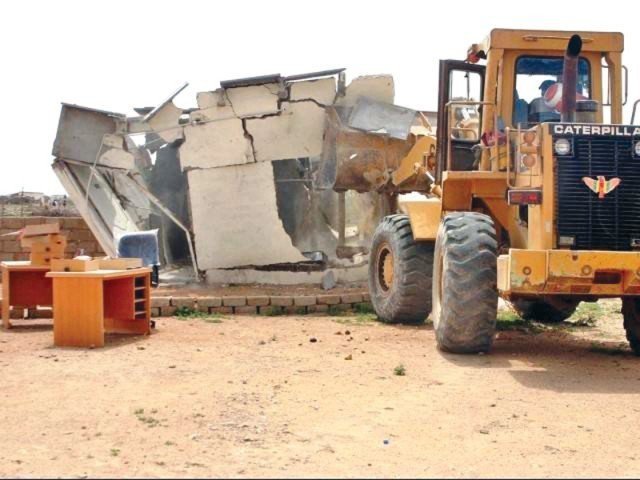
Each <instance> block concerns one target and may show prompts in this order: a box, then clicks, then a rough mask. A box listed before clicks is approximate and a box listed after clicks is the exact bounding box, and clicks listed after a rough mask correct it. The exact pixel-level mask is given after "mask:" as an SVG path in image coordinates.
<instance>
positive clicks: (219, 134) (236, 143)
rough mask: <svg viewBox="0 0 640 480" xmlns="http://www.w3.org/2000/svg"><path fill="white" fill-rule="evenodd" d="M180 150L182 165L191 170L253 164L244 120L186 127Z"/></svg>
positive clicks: (184, 168) (234, 119)
mask: <svg viewBox="0 0 640 480" xmlns="http://www.w3.org/2000/svg"><path fill="white" fill-rule="evenodd" d="M184 132H185V142H184V144H183V145H182V146H181V147H180V165H181V166H182V169H183V170H187V169H189V168H216V167H225V166H229V165H241V164H244V163H251V162H254V161H255V159H254V157H253V151H252V149H251V142H250V140H249V139H248V138H247V137H246V136H245V131H244V128H243V126H242V120H240V119H236V118H233V119H229V120H221V121H219V122H211V123H205V124H202V125H189V126H187V127H185V129H184Z"/></svg>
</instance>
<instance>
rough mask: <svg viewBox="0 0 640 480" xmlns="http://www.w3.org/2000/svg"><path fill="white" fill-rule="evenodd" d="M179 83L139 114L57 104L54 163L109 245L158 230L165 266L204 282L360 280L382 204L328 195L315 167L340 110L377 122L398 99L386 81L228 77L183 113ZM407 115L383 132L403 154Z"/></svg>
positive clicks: (361, 124) (363, 126)
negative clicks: (180, 267)
mask: <svg viewBox="0 0 640 480" xmlns="http://www.w3.org/2000/svg"><path fill="white" fill-rule="evenodd" d="M186 87H187V84H185V85H184V86H183V87H181V88H180V89H178V90H177V91H176V92H174V94H172V95H171V96H170V97H169V98H167V99H166V100H165V101H164V102H162V103H161V104H160V105H158V106H157V107H155V108H150V107H146V108H135V109H134V110H135V112H136V114H137V115H135V116H127V115H125V114H121V113H114V112H107V111H101V110H96V109H90V108H86V107H80V106H77V105H71V104H63V105H62V112H61V115H60V122H59V126H58V133H57V137H56V140H55V144H54V148H53V155H54V157H55V161H54V164H53V168H54V171H55V172H56V174H57V175H58V177H59V178H60V180H61V182H62V184H63V185H64V187H65V189H66V190H67V192H68V194H69V196H70V197H71V199H72V200H73V202H74V203H75V205H76V206H77V208H78V210H79V211H80V213H81V214H82V216H83V217H84V218H85V220H86V221H87V223H88V225H89V226H90V228H91V230H92V231H93V232H94V234H95V235H96V238H97V239H98V241H99V242H100V244H101V245H102V247H103V248H104V250H105V251H106V252H107V254H109V255H112V256H114V255H115V253H116V249H117V245H116V244H117V241H118V238H119V237H120V236H121V235H122V234H124V233H126V232H132V231H140V230H147V229H150V228H159V229H160V239H161V249H162V256H163V260H164V263H165V264H176V263H178V264H179V263H181V262H183V263H184V262H186V263H187V264H189V265H190V266H192V268H193V270H194V271H195V272H196V273H197V277H198V278H202V277H205V278H206V279H207V281H209V282H214V283H218V282H232V283H320V282H321V281H322V278H323V277H325V276H326V275H327V274H328V273H329V272H330V274H331V276H332V278H334V277H335V278H337V280H338V281H355V280H361V279H363V278H364V276H365V272H366V266H365V263H366V260H364V259H365V258H366V257H365V254H366V249H367V245H368V243H369V238H370V235H371V233H372V230H373V228H375V225H376V224H377V222H378V219H379V218H380V217H381V216H382V215H383V214H384V208H385V207H384V202H383V201H381V198H380V197H379V196H378V195H377V194H375V193H369V192H368V191H367V193H362V194H357V193H355V192H337V191H335V190H338V189H334V188H332V186H331V185H327V182H326V181H320V182H318V181H317V177H318V170H319V167H320V164H321V163H322V159H323V155H324V156H325V157H326V156H327V154H328V153H327V151H326V150H327V149H328V148H331V146H330V145H329V146H327V133H328V132H329V133H330V132H331V131H332V130H331V126H332V124H333V123H335V121H336V119H335V117H336V115H338V114H339V115H342V116H343V117H344V116H345V115H346V117H345V121H347V120H350V121H351V123H352V124H353V125H350V126H352V127H353V128H357V129H360V130H365V131H366V130H367V129H371V128H374V129H375V128H377V127H375V125H374V123H375V117H371V115H370V113H371V111H372V110H371V109H372V108H373V109H375V106H376V105H386V107H385V108H386V109H388V108H391V107H394V106H393V105H390V104H392V103H393V99H394V84H393V78H392V77H391V76H388V75H378V76H364V77H358V78H355V79H354V80H352V81H351V82H350V83H349V84H348V85H347V82H346V76H345V72H344V69H338V70H330V71H323V72H314V73H309V74H304V75H295V76H289V77H283V76H281V75H279V74H278V75H267V76H261V77H253V78H246V79H239V80H230V81H223V82H221V83H220V88H218V89H217V90H215V91H208V92H200V93H198V94H197V107H196V108H189V109H183V108H179V107H178V106H176V104H175V103H174V99H175V97H176V96H177V95H178V94H179V93H180V92H182V91H183V90H184V89H185V88H186ZM395 108H399V107H395ZM383 110H384V109H383ZM407 112H408V113H407ZM412 112H413V116H415V112H414V111H411V110H406V109H404V110H402V111H400V112H396V113H397V115H396V118H398V119H400V122H399V124H398V123H397V122H396V124H395V127H394V128H396V130H394V131H390V132H385V133H388V135H389V136H390V137H391V140H392V141H395V142H400V143H401V150H402V151H405V150H407V149H406V148H404V145H402V142H403V140H396V139H398V138H401V137H403V136H404V137H405V140H406V136H407V132H408V129H409V127H410V126H411V124H412V120H413V117H412ZM383 113H384V112H383ZM372 119H373V120H372ZM372 122H373V124H372ZM372 125H373V126H372ZM398 128H399V129H400V130H399V132H400V133H398ZM378 133H379V132H378ZM334 150H335V148H334ZM383 173H385V174H386V172H383ZM323 175H324V176H325V177H326V172H324V173H323ZM325 180H326V178H325ZM334 187H335V186H334ZM366 190H367V189H366V188H363V189H362V191H366Z"/></svg>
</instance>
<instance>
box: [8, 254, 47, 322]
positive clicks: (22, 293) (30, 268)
mask: <svg viewBox="0 0 640 480" xmlns="http://www.w3.org/2000/svg"><path fill="white" fill-rule="evenodd" d="M0 270H2V326H3V327H4V328H11V320H10V319H11V307H14V308H29V309H31V308H36V307H38V306H42V307H50V306H52V305H53V293H52V286H51V285H52V284H51V279H50V278H47V277H46V274H47V273H48V272H49V270H51V268H50V267H48V266H36V265H31V262H2V263H0Z"/></svg>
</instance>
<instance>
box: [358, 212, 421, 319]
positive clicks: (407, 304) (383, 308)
mask: <svg viewBox="0 0 640 480" xmlns="http://www.w3.org/2000/svg"><path fill="white" fill-rule="evenodd" d="M384 255H391V259H392V261H393V268H392V275H393V277H392V281H391V282H390V284H389V285H387V283H386V282H385V280H384V278H383V276H384V273H383V263H384V258H382V257H383V256H384ZM432 271H433V243H432V242H416V241H415V240H414V239H413V233H412V232H411V224H410V223H409V217H407V216H406V215H390V216H388V217H385V218H384V219H383V220H382V222H380V224H379V225H378V228H377V229H376V231H375V233H374V235H373V241H372V245H371V253H370V261H369V292H370V293H371V303H372V304H373V308H374V310H375V312H376V314H377V315H378V318H379V319H380V320H381V321H383V322H386V323H409V324H417V323H423V322H424V321H425V320H426V318H427V316H428V315H429V312H430V311H431V274H432Z"/></svg>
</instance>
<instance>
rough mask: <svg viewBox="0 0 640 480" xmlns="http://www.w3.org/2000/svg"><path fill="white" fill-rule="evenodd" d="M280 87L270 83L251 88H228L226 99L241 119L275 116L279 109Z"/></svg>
mask: <svg viewBox="0 0 640 480" xmlns="http://www.w3.org/2000/svg"><path fill="white" fill-rule="evenodd" d="M279 90H280V87H279V85H277V84H273V83H268V84H265V85H254V86H251V87H236V88H227V89H226V90H225V93H226V97H227V99H228V101H229V103H230V107H231V108H232V110H233V112H234V113H235V114H236V116H238V117H240V118H246V117H257V116H262V115H273V114H276V113H278V112H279V111H280V109H279V108H278V99H279V98H278V91H279Z"/></svg>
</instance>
